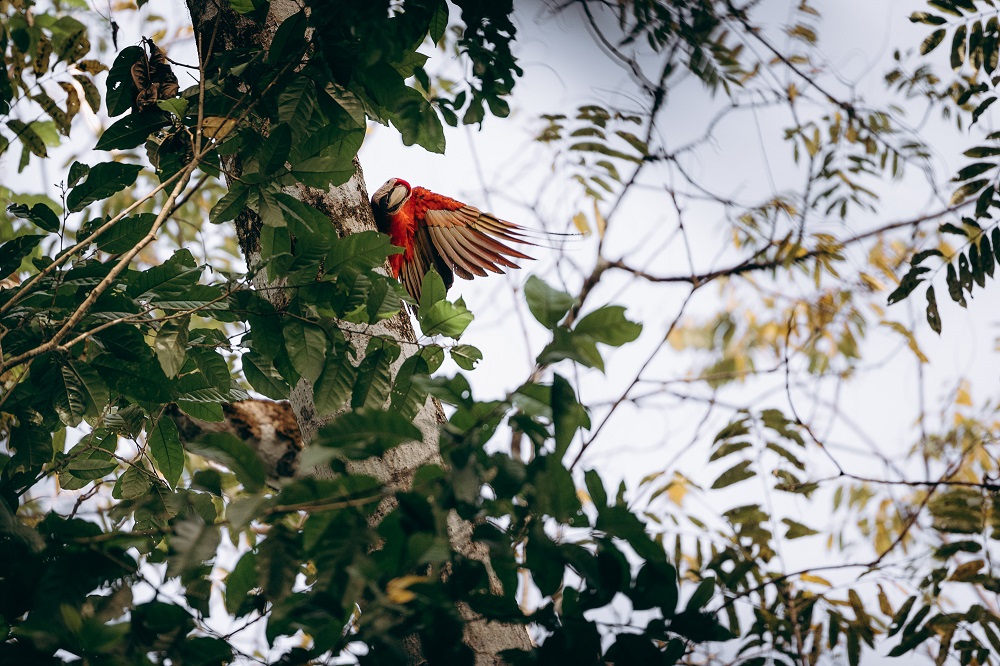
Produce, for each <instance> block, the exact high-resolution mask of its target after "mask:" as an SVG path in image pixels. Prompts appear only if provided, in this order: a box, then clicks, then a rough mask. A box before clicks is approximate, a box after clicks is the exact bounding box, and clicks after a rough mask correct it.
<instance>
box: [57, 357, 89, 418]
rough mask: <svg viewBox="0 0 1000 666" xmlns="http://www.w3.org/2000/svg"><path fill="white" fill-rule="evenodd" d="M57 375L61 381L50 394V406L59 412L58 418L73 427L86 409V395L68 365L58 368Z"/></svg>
mask: <svg viewBox="0 0 1000 666" xmlns="http://www.w3.org/2000/svg"><path fill="white" fill-rule="evenodd" d="M59 377H60V379H61V381H60V383H59V384H58V386H56V387H55V392H54V393H53V395H52V406H53V407H54V408H55V410H56V413H58V414H59V419H60V420H61V421H62V422H63V423H64V424H66V425H67V426H69V427H71V428H73V427H76V426H78V425H80V421H82V420H83V415H84V413H85V412H86V411H87V396H86V395H85V393H84V390H83V386H82V385H81V382H80V379H79V377H77V376H76V373H75V372H73V369H72V368H70V367H69V366H68V365H63V366H61V367H60V368H59Z"/></svg>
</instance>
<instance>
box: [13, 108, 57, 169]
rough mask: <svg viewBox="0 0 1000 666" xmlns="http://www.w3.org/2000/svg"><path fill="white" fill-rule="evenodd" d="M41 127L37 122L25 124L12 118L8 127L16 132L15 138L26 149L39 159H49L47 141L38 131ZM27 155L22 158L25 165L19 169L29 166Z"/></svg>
mask: <svg viewBox="0 0 1000 666" xmlns="http://www.w3.org/2000/svg"><path fill="white" fill-rule="evenodd" d="M40 126H41V123H39V122H37V121H36V122H33V123H25V122H23V121H21V120H18V119H16V118H11V119H10V120H8V121H7V127H8V128H10V130H11V131H12V132H14V136H16V137H17V138H18V139H19V140H20V141H21V143H22V144H24V147H25V148H27V149H28V150H29V151H31V153H32V154H34V155H37V156H38V157H47V156H48V151H47V150H46V148H45V140H44V139H42V137H41V136H39V134H38V132H37V131H36V130H38V129H40ZM27 154H28V153H27V152H25V153H24V155H25V157H22V158H21V159H22V163H23V164H22V166H21V167H19V169H20V168H23V166H24V165H26V164H27V161H26V160H27V159H28V158H27Z"/></svg>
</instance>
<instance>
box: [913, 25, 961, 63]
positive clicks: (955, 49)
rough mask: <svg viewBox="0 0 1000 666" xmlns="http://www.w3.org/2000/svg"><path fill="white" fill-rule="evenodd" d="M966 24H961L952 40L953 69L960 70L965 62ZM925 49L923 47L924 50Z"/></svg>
mask: <svg viewBox="0 0 1000 666" xmlns="http://www.w3.org/2000/svg"><path fill="white" fill-rule="evenodd" d="M966 30H967V29H966V27H965V24H964V23H962V24H959V26H958V27H957V28H956V29H955V35H954V37H953V38H952V40H951V68H952V69H958V68H959V67H961V66H962V63H964V62H965V34H966ZM922 48H923V47H921V49H922Z"/></svg>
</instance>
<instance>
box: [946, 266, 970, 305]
mask: <svg viewBox="0 0 1000 666" xmlns="http://www.w3.org/2000/svg"><path fill="white" fill-rule="evenodd" d="M945 282H946V283H947V285H948V295H949V296H951V300H953V301H955V302H956V303H958V304H959V305H961V306H962V307H963V308H964V307H966V302H965V294H964V292H963V290H962V283H961V282H959V281H958V273H957V272H956V271H955V264H953V263H951V262H949V263H948V270H947V276H946V278H945Z"/></svg>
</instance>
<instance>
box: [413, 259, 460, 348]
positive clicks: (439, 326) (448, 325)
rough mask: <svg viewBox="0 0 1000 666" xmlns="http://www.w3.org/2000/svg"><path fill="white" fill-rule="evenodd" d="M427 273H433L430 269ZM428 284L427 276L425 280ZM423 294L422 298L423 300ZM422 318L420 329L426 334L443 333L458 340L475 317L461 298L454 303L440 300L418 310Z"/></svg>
mask: <svg viewBox="0 0 1000 666" xmlns="http://www.w3.org/2000/svg"><path fill="white" fill-rule="evenodd" d="M427 275H428V276H429V275H431V273H430V272H429V271H428V273H427ZM424 283H425V284H426V278H425V280H424ZM422 297H423V294H421V300H423V298H422ZM417 316H418V318H419V320H420V330H422V331H423V332H424V335H443V336H445V337H449V338H452V339H455V340H457V339H458V338H459V337H461V335H462V333H464V332H465V329H467V328H468V327H469V324H471V323H472V320H473V319H474V317H473V314H472V312H471V311H469V309H468V308H466V307H465V301H464V300H463V299H461V298H459V299H458V300H457V301H455V302H454V303H449V302H448V301H438V302H437V303H435V304H434V305H432V306H431V307H429V308H420V309H419V310H418V311H417Z"/></svg>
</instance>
